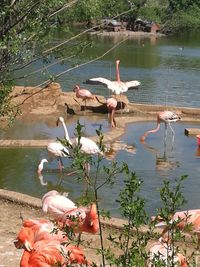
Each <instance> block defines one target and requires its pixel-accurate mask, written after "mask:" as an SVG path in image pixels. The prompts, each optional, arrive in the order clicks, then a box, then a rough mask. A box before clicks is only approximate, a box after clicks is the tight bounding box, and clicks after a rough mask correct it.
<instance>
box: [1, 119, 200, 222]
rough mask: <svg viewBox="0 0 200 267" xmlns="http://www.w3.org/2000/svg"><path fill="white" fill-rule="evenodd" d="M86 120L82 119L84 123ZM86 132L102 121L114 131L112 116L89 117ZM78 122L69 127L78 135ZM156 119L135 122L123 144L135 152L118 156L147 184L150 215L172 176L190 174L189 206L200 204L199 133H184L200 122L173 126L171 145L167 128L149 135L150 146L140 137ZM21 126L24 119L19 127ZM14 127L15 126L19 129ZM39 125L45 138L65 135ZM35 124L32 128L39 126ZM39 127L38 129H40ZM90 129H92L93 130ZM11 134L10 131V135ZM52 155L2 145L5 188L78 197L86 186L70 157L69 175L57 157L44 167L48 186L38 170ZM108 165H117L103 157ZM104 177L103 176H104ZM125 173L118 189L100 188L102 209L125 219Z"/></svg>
mask: <svg viewBox="0 0 200 267" xmlns="http://www.w3.org/2000/svg"><path fill="white" fill-rule="evenodd" d="M82 120H83V118H81V119H80V121H81V122H83V121H82ZM85 122H86V123H87V126H86V131H85V133H86V134H88V132H90V133H92V132H93V133H95V129H96V128H98V127H99V125H100V124H102V129H103V131H105V132H106V131H107V130H108V127H109V126H108V123H107V119H101V118H100V119H99V120H97V121H96V123H91V121H89V119H87V120H86V121H85ZM75 126H76V124H74V123H72V124H71V125H69V132H70V135H72V134H71V133H73V131H74V128H75ZM154 126H155V123H154V122H147V123H133V124H129V125H128V126H127V128H126V134H124V135H123V136H122V137H121V138H120V139H119V140H120V141H121V143H124V144H127V145H128V146H132V147H134V149H133V151H132V153H130V152H129V151H127V150H119V151H116V153H115V154H114V155H113V158H112V160H115V161H117V162H118V164H119V165H121V164H122V163H123V162H125V163H127V164H128V165H129V168H130V169H131V170H132V171H134V172H136V175H137V177H138V178H140V179H141V180H142V181H143V183H142V185H141V193H140V195H141V196H142V197H144V198H145V200H146V210H147V212H148V213H149V214H154V213H155V210H156V208H158V207H160V206H161V202H160V200H159V188H161V186H162V185H163V180H165V179H170V180H171V182H172V185H174V180H175V178H180V177H181V176H182V175H188V178H187V179H186V180H185V181H184V183H183V186H184V188H183V192H184V196H185V198H186V199H187V200H188V203H187V204H186V206H185V208H199V203H200V195H199V186H200V180H199V178H200V177H199V173H200V151H199V150H198V149H197V140H196V138H195V137H187V136H185V134H184V130H185V128H191V127H195V128H196V127H199V126H200V125H197V124H185V123H176V124H173V127H174V130H175V133H176V135H175V141H174V143H172V135H171V132H170V130H169V129H168V135H167V143H166V148H165V146H164V126H163V125H162V127H161V129H160V131H159V132H157V133H156V134H152V135H149V136H148V137H147V140H146V145H143V144H141V143H140V141H139V137H140V136H141V135H142V133H143V132H145V131H146V130H148V129H151V128H154ZM15 127H18V123H17V124H16V125H15ZM15 127H14V129H15ZM34 127H38V128H39V129H40V131H41V129H45V138H47V136H48V137H49V138H54V137H56V136H59V137H60V136H63V129H62V128H59V129H57V128H48V127H47V126H46V125H45V126H44V124H38V125H37V124H36V125H35V126H34ZM34 127H32V125H30V126H29V128H30V129H35V128H34ZM38 128H37V129H38ZM21 129H22V131H21V134H22V137H25V135H24V133H25V132H26V131H27V127H22V126H21ZM88 129H89V131H88ZM17 134H18V131H16V132H15V130H13V131H12V134H11V133H9V131H8V136H9V137H11V138H14V137H15V135H17ZM5 136H6V134H5V133H4V137H5ZM34 137H35V138H38V134H37V131H35V132H34V131H32V134H31V139H32V138H34ZM46 157H47V151H46V149H45V148H42V149H38V148H37V149H36V148H23V149H20V148H18V149H14V148H13V149H1V150H0V165H1V170H0V177H1V181H0V185H1V188H4V189H9V190H14V191H18V192H22V193H26V194H29V195H32V196H36V197H39V198H41V197H42V195H43V194H44V193H46V192H47V191H49V190H52V189H56V190H58V191H61V192H62V191H67V192H69V193H70V194H69V197H70V198H71V199H73V200H75V201H76V200H78V199H79V198H80V197H81V196H82V195H84V193H85V190H86V185H85V184H84V183H82V182H81V183H80V182H77V179H76V175H72V176H68V175H67V173H68V172H70V171H72V168H71V163H72V161H71V160H70V159H67V158H65V159H64V161H63V162H64V164H65V166H66V168H65V170H64V172H63V174H60V173H59V172H58V164H57V161H56V160H54V161H52V162H49V163H48V164H46V165H45V168H44V171H43V182H44V183H46V185H42V184H41V181H40V180H39V178H38V176H37V174H36V170H37V165H38V162H39V161H40V159H42V158H46ZM103 164H106V165H108V166H109V165H111V160H106V159H104V160H103ZM92 175H94V169H92V170H91V176H92ZM99 179H100V181H101V179H103V177H101V176H100V178H99ZM123 180H124V176H122V175H121V176H119V177H117V179H116V180H115V183H114V185H113V186H112V187H110V186H108V185H106V186H104V187H103V188H102V189H101V190H100V191H99V201H100V205H101V207H102V208H104V209H106V210H110V212H111V214H112V215H113V216H117V217H120V211H119V207H118V204H117V203H116V201H115V200H116V199H118V198H119V192H120V190H121V189H122V188H123V186H124V183H123Z"/></svg>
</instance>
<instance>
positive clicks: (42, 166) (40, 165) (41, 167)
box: [37, 159, 48, 175]
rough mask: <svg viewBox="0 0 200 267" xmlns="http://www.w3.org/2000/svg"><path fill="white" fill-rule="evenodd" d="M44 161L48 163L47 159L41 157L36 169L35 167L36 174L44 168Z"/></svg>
mask: <svg viewBox="0 0 200 267" xmlns="http://www.w3.org/2000/svg"><path fill="white" fill-rule="evenodd" d="M44 163H48V160H47V159H42V160H41V161H40V163H39V165H38V169H37V173H38V175H40V174H41V173H42V171H43V168H44Z"/></svg>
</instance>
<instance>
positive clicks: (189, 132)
mask: <svg viewBox="0 0 200 267" xmlns="http://www.w3.org/2000/svg"><path fill="white" fill-rule="evenodd" d="M198 134H200V129H199V128H186V129H185V135H198Z"/></svg>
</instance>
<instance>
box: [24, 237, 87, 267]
mask: <svg viewBox="0 0 200 267" xmlns="http://www.w3.org/2000/svg"><path fill="white" fill-rule="evenodd" d="M73 264H80V265H81V266H83V265H84V264H85V265H86V266H91V263H90V261H88V260H87V259H86V258H85V255H84V253H83V251H82V249H81V248H79V247H76V246H73V245H70V244H67V245H61V243H60V242H59V241H58V240H41V241H38V242H36V243H35V244H34V247H33V250H31V251H27V250H25V251H24V253H23V255H22V258H21V261H20V267H36V266H38V267H42V266H45V267H51V266H57V265H59V266H71V265H73Z"/></svg>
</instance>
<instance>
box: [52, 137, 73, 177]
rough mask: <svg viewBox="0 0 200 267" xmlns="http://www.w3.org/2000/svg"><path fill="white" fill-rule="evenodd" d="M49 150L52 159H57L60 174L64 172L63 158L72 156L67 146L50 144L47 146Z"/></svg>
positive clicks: (56, 143) (57, 143) (58, 143)
mask: <svg viewBox="0 0 200 267" xmlns="http://www.w3.org/2000/svg"><path fill="white" fill-rule="evenodd" d="M47 150H48V153H49V155H50V157H56V158H57V160H58V167H59V170H60V172H62V169H63V168H64V165H63V162H62V158H63V157H69V156H70V153H69V150H68V149H67V148H66V147H65V146H63V145H62V144H61V143H60V142H51V143H49V144H48V145H47Z"/></svg>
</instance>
